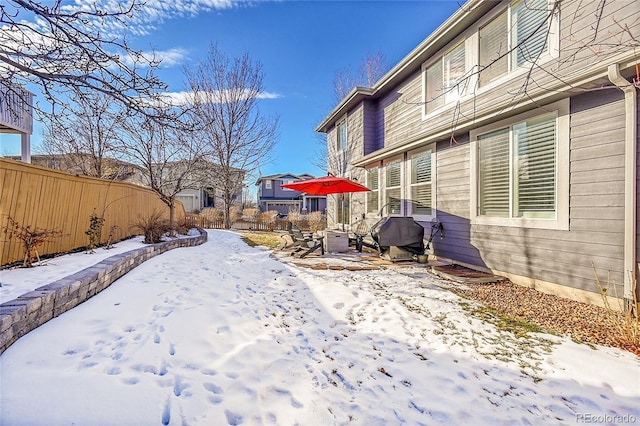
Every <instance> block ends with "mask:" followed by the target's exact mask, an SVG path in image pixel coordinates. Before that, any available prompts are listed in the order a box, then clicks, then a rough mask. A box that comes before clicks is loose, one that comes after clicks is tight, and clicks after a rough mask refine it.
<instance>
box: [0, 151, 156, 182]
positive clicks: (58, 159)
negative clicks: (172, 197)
mask: <svg viewBox="0 0 640 426" xmlns="http://www.w3.org/2000/svg"><path fill="white" fill-rule="evenodd" d="M7 158H9V159H12V160H20V157H15V156H12V157H7ZM83 162H84V165H82V164H81V163H83ZM31 163H32V164H35V165H36V166H42V167H46V168H49V169H54V170H61V171H65V172H69V173H72V174H76V175H89V174H85V173H83V169H85V170H89V169H91V167H92V164H93V160H92V158H91V157H90V156H89V155H86V159H83V156H82V155H78V154H44V155H40V154H37V155H32V156H31ZM102 167H103V171H102V178H103V179H110V180H117V181H119V182H128V183H133V184H136V185H141V186H145V183H146V179H145V178H144V171H143V170H142V169H141V168H140V167H138V166H136V165H135V164H132V163H128V162H126V161H122V160H117V159H113V158H104V159H103V160H102ZM92 175H93V176H95V174H92Z"/></svg>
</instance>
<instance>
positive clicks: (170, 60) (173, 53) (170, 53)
mask: <svg viewBox="0 0 640 426" xmlns="http://www.w3.org/2000/svg"><path fill="white" fill-rule="evenodd" d="M188 54H189V52H188V51H187V50H186V49H181V48H173V49H169V50H154V51H150V52H142V56H143V57H144V60H145V61H148V62H152V61H153V62H160V64H161V66H162V67H171V66H174V65H179V64H181V63H182V62H183V61H184V59H185V58H186V57H187V56H188ZM122 61H123V62H124V63H125V64H127V65H129V66H131V65H133V64H134V63H135V62H136V61H135V60H134V58H132V57H131V56H127V57H123V58H122Z"/></svg>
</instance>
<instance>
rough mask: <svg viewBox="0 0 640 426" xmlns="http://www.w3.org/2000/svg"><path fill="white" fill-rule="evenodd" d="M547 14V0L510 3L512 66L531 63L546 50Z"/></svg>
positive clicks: (523, 0) (520, 0)
mask: <svg viewBox="0 0 640 426" xmlns="http://www.w3.org/2000/svg"><path fill="white" fill-rule="evenodd" d="M547 14H548V11H547V0H518V1H515V2H514V3H512V5H511V25H512V32H511V42H512V45H513V55H514V59H513V61H514V66H521V65H523V64H525V63H527V62H533V61H535V60H536V59H537V58H538V57H539V56H540V54H541V53H542V52H544V50H546V41H547V33H548V31H549V23H548V22H547ZM538 27H540V28H539V29H538Z"/></svg>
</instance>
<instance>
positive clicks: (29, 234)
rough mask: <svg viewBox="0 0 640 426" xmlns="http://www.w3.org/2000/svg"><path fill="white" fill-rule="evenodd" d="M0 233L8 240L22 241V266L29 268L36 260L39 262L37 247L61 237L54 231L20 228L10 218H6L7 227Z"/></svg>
mask: <svg viewBox="0 0 640 426" xmlns="http://www.w3.org/2000/svg"><path fill="white" fill-rule="evenodd" d="M2 231H3V232H4V233H5V234H7V236H8V239H9V240H11V239H12V238H17V239H18V240H20V241H22V245H23V248H24V260H23V261H22V266H24V267H26V268H31V267H32V266H33V262H34V261H35V260H36V259H38V263H39V262H40V255H39V254H38V247H40V246H42V245H43V244H44V243H46V242H47V241H51V239H52V238H56V237H60V236H62V232H60V231H58V230H56V229H44V228H38V227H35V228H33V229H32V228H31V225H27V226H22V225H20V224H19V223H18V222H17V221H16V220H15V219H13V218H12V217H11V216H9V217H8V218H7V225H6V226H5V227H4V228H2Z"/></svg>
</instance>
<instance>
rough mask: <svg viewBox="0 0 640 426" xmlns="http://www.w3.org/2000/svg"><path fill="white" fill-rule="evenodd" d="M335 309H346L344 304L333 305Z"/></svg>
mask: <svg viewBox="0 0 640 426" xmlns="http://www.w3.org/2000/svg"><path fill="white" fill-rule="evenodd" d="M333 307H334V308H335V309H342V308H344V303H336V304H335V305H333Z"/></svg>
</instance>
